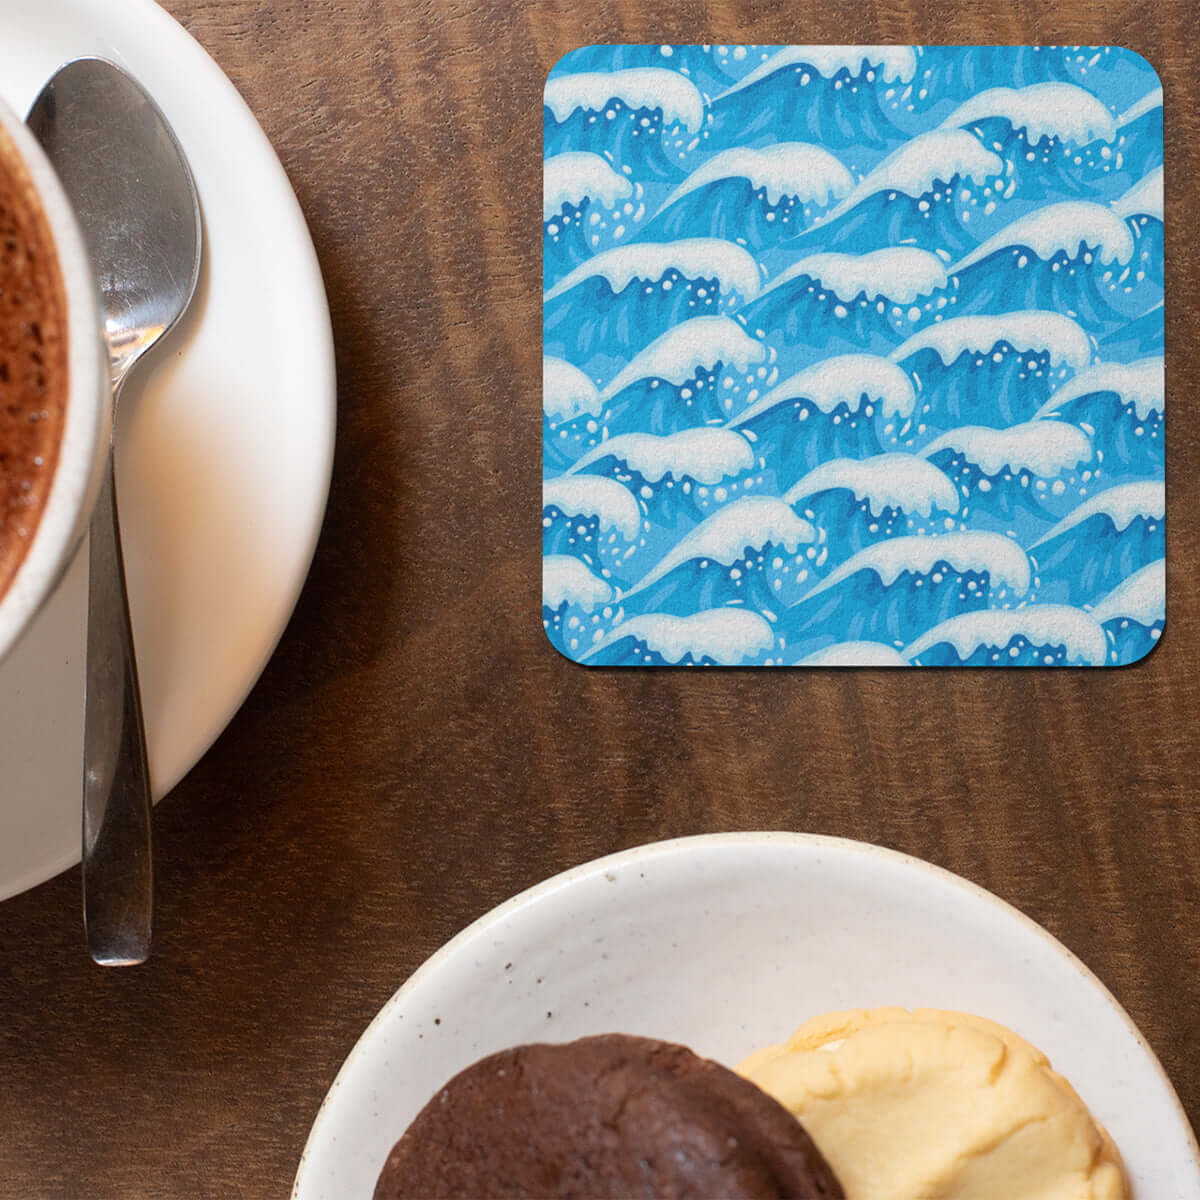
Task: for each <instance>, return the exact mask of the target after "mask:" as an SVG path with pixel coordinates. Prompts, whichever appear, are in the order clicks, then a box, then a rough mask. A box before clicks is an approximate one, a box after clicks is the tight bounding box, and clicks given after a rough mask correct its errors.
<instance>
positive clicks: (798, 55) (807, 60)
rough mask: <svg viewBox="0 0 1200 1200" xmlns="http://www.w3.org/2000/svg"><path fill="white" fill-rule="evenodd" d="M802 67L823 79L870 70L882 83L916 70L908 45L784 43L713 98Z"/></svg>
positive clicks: (897, 80)
mask: <svg viewBox="0 0 1200 1200" xmlns="http://www.w3.org/2000/svg"><path fill="white" fill-rule="evenodd" d="M864 62H865V63H866V64H867V65H866V67H864V65H863V64H864ZM806 66H807V67H812V68H813V70H815V71H816V72H817V74H818V75H821V76H823V77H824V78H825V79H832V78H833V77H834V76H835V75H836V74H837V73H838V72H839V71H843V70H844V71H848V72H849V73H850V74H851V76H854V77H858V76H861V75H862V74H863V73H864V71H866V70H873V71H874V72H875V74H876V75H877V76H878V77H879V79H881V80H882V81H883V82H884V83H908V81H909V80H910V79H912V77H913V76H914V75H915V74H916V73H917V54H916V51H915V50H914V49H913V48H912V47H911V46H786V47H784V49H782V50H780V51H779V52H778V53H776V54H773V55H772V56H771V57H770V58H769V59H767V61H766V62H765V63H762V64H761V65H760V66H757V67H755V68H754V70H753V71H751V72H750V73H749V74H748V75H746V76H745V77H744V78H743V79H741V80H739V81H738V82H737V83H735V84H734V85H733V87H731V88H729V89H728V90H727V91H724V92H722V93H721V95H720V96H718V97H717V99H718V100H723V99H724V98H725V97H726V96H732V95H733V94H734V93H735V92H740V91H743V90H744V89H745V88H748V87H751V86H752V85H753V84H756V83H757V82H758V81H759V80H760V79H767V78H768V77H770V76H771V75H774V74H775V72H776V71H782V70H785V69H786V68H787V67H797V68H800V67H806Z"/></svg>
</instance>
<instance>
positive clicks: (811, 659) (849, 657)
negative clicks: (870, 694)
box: [795, 642, 908, 667]
mask: <svg viewBox="0 0 1200 1200" xmlns="http://www.w3.org/2000/svg"><path fill="white" fill-rule="evenodd" d="M795 665H796V666H798V667H907V666H908V660H907V659H906V658H903V657H901V655H900V652H899V651H898V650H893V649H892V647H891V646H885V645H884V644H883V642H839V643H838V644H837V645H836V646H826V647H825V649H824V650H818V651H817V652H816V653H815V654H809V655H807V656H805V657H804V658H802V659H800V661H799V662H797V663H796V664H795Z"/></svg>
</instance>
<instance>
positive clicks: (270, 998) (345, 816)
mask: <svg viewBox="0 0 1200 1200" xmlns="http://www.w3.org/2000/svg"><path fill="white" fill-rule="evenodd" d="M168 7H169V8H170V9H171V11H172V12H173V13H174V14H175V15H176V16H177V17H178V18H179V19H180V20H181V21H182V22H183V24H184V25H185V26H186V27H187V28H188V29H189V30H190V31H191V32H192V33H193V34H194V35H195V36H196V37H197V38H198V39H199V41H200V42H201V43H202V44H203V45H204V46H205V47H206V48H207V49H208V50H209V51H210V53H211V54H212V55H213V57H214V58H215V59H216V60H217V62H218V63H219V64H220V65H221V66H222V67H223V68H224V69H225V71H226V72H227V73H228V74H229V76H230V77H231V78H232V79H233V81H234V82H235V83H236V84H237V86H238V87H239V88H240V89H241V91H242V93H243V94H244V96H245V97H246V99H247V100H248V101H249V103H250V105H251V107H252V108H253V109H254V111H255V113H256V114H257V115H258V118H259V120H260V121H261V123H262V125H263V127H264V129H265V130H266V132H267V134H268V136H269V137H270V138H271V140H272V141H273V143H274V145H275V147H276V149H277V150H278V152H279V155H280V157H281V158H282V160H283V163H284V165H285V167H286V168H287V170H288V172H289V174H290V176H291V178H292V181H293V183H294V185H295V188H296V191H297V193H298V195H299V198H300V202H301V204H302V206H303V208H304V211H305V213H306V215H307V217H308V220H309V222H310V225H311V228H312V232H313V237H314V239H315V242H316V246H317V250H318V253H319V255H320V259H321V265H322V268H323V270H324V273H325V280H326V284H327V287H328V292H329V299H330V304H331V307H332V312H333V321H334V332H335V336H336V340H337V348H338V371H339V378H340V387H339V393H340V394H339V402H340V412H339V419H338V439H339V440H338V448H337V457H336V464H335V471H334V481H333V492H332V496H331V498H330V505H329V514H328V518H327V522H326V526H325V531H324V534H323V536H322V538H321V543H320V546H319V548H318V552H317V556H316V561H315V563H314V566H313V571H312V576H311V578H310V580H309V583H308V586H307V588H306V589H305V592H304V595H303V597H302V598H301V601H300V605H299V608H298V610H297V612H296V615H295V617H294V619H293V621H292V623H291V625H290V627H289V629H288V631H287V633H286V635H285V637H284V639H283V641H282V644H281V645H280V647H279V650H278V653H277V654H276V655H275V657H274V659H273V660H272V662H271V663H270V665H269V666H268V668H267V670H266V673H265V674H264V676H263V678H262V680H261V682H260V683H259V685H258V686H257V688H256V689H255V691H254V693H253V695H252V696H251V697H250V699H249V701H248V702H247V704H246V706H245V707H244V708H243V709H242V711H241V712H240V713H239V714H238V716H237V717H236V718H235V720H234V721H233V723H232V725H231V726H230V728H229V729H228V730H227V732H226V733H225V734H224V735H223V736H222V737H221V739H220V740H219V741H218V743H217V745H216V746H215V747H214V748H213V750H212V751H211V752H210V753H209V754H208V755H207V757H206V758H205V759H204V760H203V761H202V762H201V763H200V765H199V766H198V767H197V768H196V769H195V770H194V771H193V772H192V773H191V775H190V776H189V777H188V778H187V779H186V780H184V782H183V783H182V784H181V785H180V786H179V787H178V788H177V789H176V791H175V793H174V794H173V795H172V796H171V797H170V798H169V799H168V800H167V801H166V802H165V803H164V804H163V805H162V806H161V807H160V808H159V810H158V812H157V815H156V825H157V832H158V838H159V841H158V865H159V873H158V882H159V924H158V929H159V933H158V942H157V949H156V952H155V956H154V958H153V960H152V961H151V963H150V964H149V965H148V966H146V967H144V968H139V969H137V970H132V971H125V972H121V971H117V972H113V971H101V970H99V969H97V968H95V967H93V966H91V964H90V963H89V962H88V961H87V958H86V955H85V951H84V944H83V940H82V935H81V931H80V922H79V876H78V872H77V871H73V872H68V873H67V874H66V875H64V876H62V877H60V878H59V879H56V880H54V881H53V882H51V883H49V884H47V885H45V886H43V887H40V888H38V889H36V890H35V891H33V892H31V893H28V894H26V895H24V896H22V897H19V898H17V899H15V900H12V901H10V902H8V903H5V904H4V905H2V906H0V1193H2V1194H3V1195H5V1196H14V1197H31V1196H54V1197H60V1196H61V1197H71V1198H78V1197H143V1196H145V1197H151V1196H153V1197H186V1198H189V1200H192V1198H201V1197H221V1198H228V1197H269V1196H276V1197H278V1196H283V1195H285V1194H286V1192H287V1190H288V1188H289V1186H290V1182H291V1179H292V1175H293V1173H294V1170H295V1167H296V1163H297V1160H298V1158H299V1155H300V1151H301V1148H302V1146H303V1144H304V1139H305V1137H306V1134H307V1131H308V1128H309V1125H310V1123H311V1121H312V1118H313V1116H314V1114H315V1113H316V1110H317V1107H318V1105H319V1103H320V1100H321V1097H322V1096H323V1094H324V1092H325V1090H326V1088H327V1087H328V1086H329V1084H330V1082H331V1081H332V1079H333V1076H334V1074H335V1073H336V1071H337V1068H338V1066H339V1065H340V1063H341V1061H342V1059H343V1057H344V1056H345V1054H346V1053H347V1051H349V1049H350V1047H351V1046H352V1045H353V1043H354V1041H355V1040H356V1038H357V1037H358V1035H359V1033H360V1032H361V1030H362V1029H363V1027H364V1026H365V1024H366V1023H367V1022H368V1020H369V1019H370V1018H371V1016H372V1015H373V1014H374V1013H375V1012H376V1010H377V1009H378V1008H379V1006H380V1005H381V1004H382V1003H383V1002H384V1000H385V999H386V998H387V997H388V995H389V994H390V993H391V992H392V991H393V990H394V989H395V988H396V987H397V986H398V985H399V984H400V983H401V982H402V981H403V979H404V978H405V976H406V975H407V974H408V973H409V972H410V971H412V970H413V969H414V968H415V967H416V966H417V965H418V964H419V963H420V962H421V960H422V959H423V958H424V957H425V956H426V955H428V954H429V953H430V952H431V951H432V950H434V949H435V948H436V947H437V946H438V945H439V944H440V943H442V942H443V941H444V940H446V939H447V938H448V937H449V936H450V935H451V934H453V933H454V932H455V931H456V930H458V929H459V928H460V927H461V926H463V925H464V924H465V923H467V922H468V921H470V920H472V919H473V918H474V917H476V916H478V915H480V914H481V913H483V912H484V911H486V910H487V909H488V908H489V907H491V906H492V905H494V904H496V903H497V902H499V901H500V900H502V899H504V898H505V897H507V896H509V895H511V894H512V893H513V892H515V891H517V890H519V889H521V888H523V887H525V886H527V885H529V884H532V883H534V882H536V881H537V880H539V879H542V878H544V877H545V876H547V875H550V874H552V873H553V872H556V871H558V870H560V869H562V868H564V867H567V866H570V865H572V864H574V863H578V862H581V861H584V860H586V859H589V858H592V857H594V856H596V855H599V854H604V853H607V852H609V851H613V850H617V849H620V848H623V847H626V846H631V845H634V844H636V843H639V842H645V841H649V840H653V839H656V838H661V837H668V836H673V835H680V834H688V833H696V832H703V831H712V830H725V829H754V828H784V829H802V830H812V831H817V832H823V833H833V834H841V835H847V836H851V837H856V838H864V839H868V840H870V841H874V842H879V843H882V844H884V845H887V846H894V847H898V848H900V849H902V850H905V851H908V852H910V853H913V854H916V855H920V856H921V857H923V858H926V859H929V860H931V861H933V862H935V863H939V864H941V865H943V866H946V867H949V868H950V869H952V870H954V871H957V872H960V873H961V874H963V875H965V876H967V877H968V878H970V879H972V880H975V881H976V882H978V883H980V884H982V885H984V886H985V887H988V888H990V889H992V890H993V891H995V892H997V893H998V894H999V895H1001V896H1003V897H1004V898H1005V899H1007V900H1009V901H1011V902H1012V903H1014V904H1016V905H1017V906H1018V907H1020V908H1021V909H1023V910H1024V911H1025V912H1027V913H1028V914H1029V915H1030V916H1032V917H1033V918H1034V919H1036V920H1037V921H1040V922H1041V923H1042V924H1043V925H1045V926H1046V927H1047V928H1048V929H1049V930H1050V931H1051V932H1053V933H1054V934H1056V935H1057V936H1058V937H1060V938H1061V939H1062V940H1063V941H1065V942H1066V943H1067V945H1068V946H1070V947H1071V948H1072V949H1073V950H1074V951H1076V952H1077V953H1078V954H1079V955H1080V956H1081V957H1082V958H1083V959H1084V960H1085V961H1086V962H1087V963H1088V964H1089V965H1090V966H1091V967H1092V968H1093V969H1094V970H1095V971H1096V972H1097V973H1098V974H1099V975H1100V977H1101V978H1102V979H1103V980H1104V981H1105V982H1106V983H1107V984H1108V985H1109V986H1110V987H1111V988H1112V990H1113V991H1114V992H1115V993H1116V995H1117V997H1118V998H1119V999H1120V1000H1121V1002H1122V1003H1123V1004H1124V1005H1125V1006H1126V1007H1127V1008H1128V1009H1129V1011H1130V1012H1131V1013H1132V1015H1133V1017H1134V1019H1135V1020H1136V1021H1137V1022H1138V1024H1139V1025H1140V1026H1141V1028H1142V1030H1143V1031H1144V1032H1145V1034H1146V1035H1147V1037H1148V1038H1149V1040H1150V1042H1151V1044H1152V1045H1153V1046H1154V1048H1155V1049H1156V1050H1157V1052H1158V1054H1159V1055H1160V1056H1161V1058H1162V1060H1163V1063H1164V1064H1165V1066H1166V1068H1167V1071H1168V1072H1169V1073H1170V1075H1171V1076H1172V1078H1173V1080H1174V1081H1175V1084H1176V1086H1177V1088H1178V1090H1179V1092H1180V1095H1181V1097H1182V1099H1183V1102H1184V1105H1185V1107H1186V1108H1187V1110H1188V1112H1189V1114H1190V1115H1191V1117H1192V1119H1193V1121H1194V1122H1200V989H1198V987H1197V980H1198V979H1200V928H1198V924H1200V801H1198V799H1197V790H1196V773H1197V767H1198V766H1200V755H1198V754H1197V747H1196V736H1197V735H1196V714H1197V708H1198V703H1200V678H1198V673H1197V669H1196V665H1195V664H1196V662H1197V658H1198V655H1200V629H1198V628H1197V611H1198V610H1197V602H1198V599H1200V587H1198V583H1197V579H1198V573H1200V538H1198V535H1197V531H1198V528H1200V525H1198V522H1197V519H1196V517H1195V515H1194V514H1195V513H1196V512H1197V511H1200V438H1198V436H1197V432H1196V430H1197V425H1196V421H1195V416H1196V405H1195V402H1194V401H1193V399H1192V397H1191V381H1192V380H1193V379H1195V378H1197V377H1198V375H1200V349H1198V348H1197V347H1198V334H1200V303H1198V302H1197V300H1196V297H1197V296H1198V295H1200V254H1198V253H1197V251H1196V236H1195V226H1196V221H1195V216H1194V213H1195V199H1194V196H1195V180H1196V179H1197V178H1200V152H1198V149H1197V148H1198V147H1200V121H1198V119H1197V114H1198V113H1200V88H1198V87H1197V84H1196V77H1197V69H1198V63H1197V57H1196V50H1195V47H1196V46H1197V45H1200V8H1198V7H1197V6H1196V5H1195V3H1194V0H1157V2H1156V3H1154V4H1148V3H1146V2H1145V0H1124V2H1121V0H1109V2H1107V3H1104V4H1100V3H1096V2H1094V0H1059V3H1057V4H1055V5H1050V4H1045V3H1042V2H1041V0H962V2H960V3H955V2H951V0H928V2H927V3H918V2H917V0H911V2H904V0H864V2H862V3H856V2H852V0H842V2H840V3H839V2H836V0H821V2H819V3H818V2H816V0H788V2H787V3H751V2H750V0H742V2H740V3H739V2H736V0H727V2H724V3H713V4H708V5H706V4H702V3H696V2H689V0H656V2H655V3H653V4H651V3H644V2H643V3H635V2H633V0H620V2H617V3H608V4H606V3H603V2H602V0H591V2H589V3H587V4H579V3H574V2H573V0H572V2H568V0H557V2H551V0H538V2H530V3H525V4H519V3H516V2H515V0H489V2H483V0H479V2H474V3H468V2H466V0H453V2H451V0H446V2H440V3H439V2H433V0H411V2H406V0H396V2H395V3H392V4H384V3H371V2H368V0H169V3H168ZM668 39H676V40H685V41H686V40H692V41H734V40H746V41H756V42H788V41H814V42H819V41H830V42H874V41H878V40H900V41H915V42H922V41H928V42H939V41H951V42H972V41H997V42H1012V43H1023V42H1064V41H1066V42H1072V43H1075V42H1085V43H1107V42H1120V43H1122V44H1125V45H1128V46H1131V47H1133V48H1135V49H1137V50H1139V51H1140V52H1142V53H1143V54H1145V55H1146V56H1147V57H1148V58H1149V59H1150V60H1151V62H1153V63H1154V64H1155V66H1156V67H1157V68H1158V70H1159V72H1160V74H1161V75H1162V78H1163V82H1164V85H1165V87H1166V95H1167V138H1168V143H1169V147H1168V154H1167V195H1168V201H1167V208H1168V222H1167V239H1168V247H1167V254H1168V281H1169V291H1170V296H1171V299H1170V300H1169V302H1168V315H1167V323H1168V364H1169V368H1168V370H1169V386H1170V391H1171V404H1172V417H1171V421H1170V439H1169V447H1168V457H1169V464H1168V468H1169V490H1170V520H1169V522H1168V540H1169V579H1170V604H1169V607H1170V624H1169V629H1168V632H1167V634H1166V636H1165V638H1164V644H1163V646H1162V647H1161V649H1159V650H1158V651H1156V652H1155V653H1154V654H1153V655H1152V656H1151V657H1150V659H1149V660H1148V661H1146V662H1145V663H1144V664H1142V665H1141V666H1138V667H1136V668H1133V669H1128V670H1121V671H1111V672H1110V671H1100V672H1095V673H1086V672H1080V671H1062V672H1054V673H1039V672H1016V673H1013V674H1006V673H1001V674H1000V675H999V676H997V675H992V674H985V673H975V672H958V673H953V672H950V673H945V672H943V673H938V672H923V673H921V674H919V675H914V674H910V673H891V674H889V673H884V672H868V673H848V672H842V673H835V672H824V673H817V672H813V673H800V672H797V673H787V672H778V673H776V672H759V673H755V672H738V671H726V672H714V673H703V674H701V673H693V672H685V671H675V672H672V671H662V672H644V673H643V672H600V671H587V670H584V669H582V668H579V667H576V666H572V665H571V664H569V663H568V662H566V661H565V660H564V659H562V658H560V657H559V656H558V655H557V654H556V653H555V652H554V651H553V650H552V649H551V648H550V646H549V644H548V643H547V642H546V641H545V639H544V638H543V635H542V632H541V630H540V628H539V625H538V595H539V577H540V563H539V550H540V543H539V538H538V534H537V529H538V519H537V512H538V492H539V479H540V473H539V465H540V464H539V454H540V450H539V437H540V421H539V411H538V410H539V394H540V369H539V357H540V325H539V321H540V307H539V288H540V259H539V255H540V245H539V226H538V221H537V220H536V219H534V214H535V212H536V211H537V205H538V191H539V180H540V166H539V163H540V155H541V135H540V128H541V125H540V123H541V106H540V103H539V93H540V90H541V87H542V82H543V79H544V76H545V73H546V71H547V70H548V68H549V67H550V65H551V64H552V63H553V62H554V61H555V59H557V58H558V57H559V56H560V55H561V54H562V53H563V52H564V51H566V50H567V49H570V48H571V47H573V46H575V45H577V44H580V43H583V42H589V41H606V40H608V41H616V40H648V41H662V40H668ZM476 231H478V232H476ZM464 428H465V429H467V430H469V434H468V436H467V439H466V441H465V442H463V441H462V439H461V437H460V433H459V431H461V430H463V429H464ZM448 544H458V545H469V546H471V547H473V548H474V550H475V556H474V558H473V559H471V560H469V561H466V560H462V559H457V558H456V559H454V560H453V561H451V560H450V559H448V558H447V557H446V556H445V555H444V554H442V553H439V549H440V548H441V547H444V546H446V545H448ZM948 712H951V713H953V714H954V715H955V717H956V720H955V721H954V722H953V723H952V724H949V723H948V722H947V721H946V720H945V716H946V714H947V713H948ZM948 727H950V728H953V729H955V730H957V731H958V732H957V733H955V734H954V735H952V736H948V735H947V733H946V730H947V728H948ZM583 729H586V730H588V731H590V740H589V741H588V742H586V743H585V744H583V745H582V746H581V744H580V736H579V731H580V730H583ZM752 730H753V731H755V736H753V737H751V736H750V732H751V731H752ZM568 745H569V746H571V747H572V749H571V752H570V753H569V754H568V753H567V752H566V751H565V750H564V747H566V746H568ZM1097 1052H1098V1053H1102V1052H1103V1050H1102V1048H1099V1049H1098V1051H1097Z"/></svg>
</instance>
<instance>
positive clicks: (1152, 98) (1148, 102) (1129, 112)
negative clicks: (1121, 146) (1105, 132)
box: [1117, 87, 1163, 129]
mask: <svg viewBox="0 0 1200 1200" xmlns="http://www.w3.org/2000/svg"><path fill="white" fill-rule="evenodd" d="M1162 106H1163V90H1162V88H1160V87H1156V88H1154V89H1153V90H1152V91H1149V92H1147V93H1146V94H1145V95H1144V96H1143V97H1142V98H1141V99H1140V100H1138V101H1137V102H1136V103H1134V104H1132V105H1130V106H1129V108H1127V109H1126V110H1125V111H1124V112H1123V113H1122V114H1121V115H1120V116H1119V117H1118V118H1117V128H1118V129H1124V128H1125V126H1126V125H1132V124H1133V123H1134V121H1136V120H1137V119H1138V117H1144V116H1145V115H1146V114H1147V113H1148V112H1153V111H1154V109H1156V108H1162Z"/></svg>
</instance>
